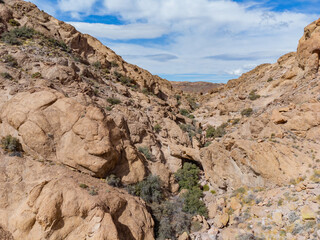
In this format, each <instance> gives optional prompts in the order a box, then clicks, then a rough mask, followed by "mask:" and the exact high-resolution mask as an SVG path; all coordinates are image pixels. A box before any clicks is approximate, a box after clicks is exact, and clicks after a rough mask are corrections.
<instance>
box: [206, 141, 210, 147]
mask: <svg viewBox="0 0 320 240" xmlns="http://www.w3.org/2000/svg"><path fill="white" fill-rule="evenodd" d="M211 143H212V142H210V141H209V142H206V143H205V144H204V147H209V146H210V144H211Z"/></svg>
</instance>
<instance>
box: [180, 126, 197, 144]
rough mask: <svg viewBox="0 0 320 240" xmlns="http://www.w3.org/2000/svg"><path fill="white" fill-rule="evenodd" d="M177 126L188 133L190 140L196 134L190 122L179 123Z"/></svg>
mask: <svg viewBox="0 0 320 240" xmlns="http://www.w3.org/2000/svg"><path fill="white" fill-rule="evenodd" d="M179 127H180V129H181V130H182V131H184V132H187V133H188V135H189V138H190V141H192V138H193V137H194V136H195V135H196V131H197V129H196V127H195V126H193V125H191V124H180V125H179Z"/></svg>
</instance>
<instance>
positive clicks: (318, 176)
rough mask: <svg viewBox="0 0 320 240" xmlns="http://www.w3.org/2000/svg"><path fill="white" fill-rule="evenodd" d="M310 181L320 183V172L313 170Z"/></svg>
mask: <svg viewBox="0 0 320 240" xmlns="http://www.w3.org/2000/svg"><path fill="white" fill-rule="evenodd" d="M310 180H311V181H313V182H315V183H320V170H317V169H315V170H314V171H313V175H312V176H311V177H310Z"/></svg>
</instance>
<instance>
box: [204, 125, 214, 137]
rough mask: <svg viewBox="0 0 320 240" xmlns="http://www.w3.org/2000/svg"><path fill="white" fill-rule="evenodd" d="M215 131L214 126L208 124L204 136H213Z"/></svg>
mask: <svg viewBox="0 0 320 240" xmlns="http://www.w3.org/2000/svg"><path fill="white" fill-rule="evenodd" d="M215 132H216V129H215V127H213V126H211V125H209V126H208V128H207V131H206V137H207V138H211V137H213V136H214V134H215Z"/></svg>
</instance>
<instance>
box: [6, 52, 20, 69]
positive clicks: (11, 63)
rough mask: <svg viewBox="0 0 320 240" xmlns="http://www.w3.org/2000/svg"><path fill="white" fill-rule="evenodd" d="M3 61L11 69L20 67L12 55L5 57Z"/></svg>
mask: <svg viewBox="0 0 320 240" xmlns="http://www.w3.org/2000/svg"><path fill="white" fill-rule="evenodd" d="M3 60H4V62H5V63H6V64H7V65H8V66H9V67H14V68H16V67H18V66H19V65H18V62H17V59H15V58H14V57H13V56H12V55H10V54H8V55H5V56H4V57H3Z"/></svg>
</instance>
